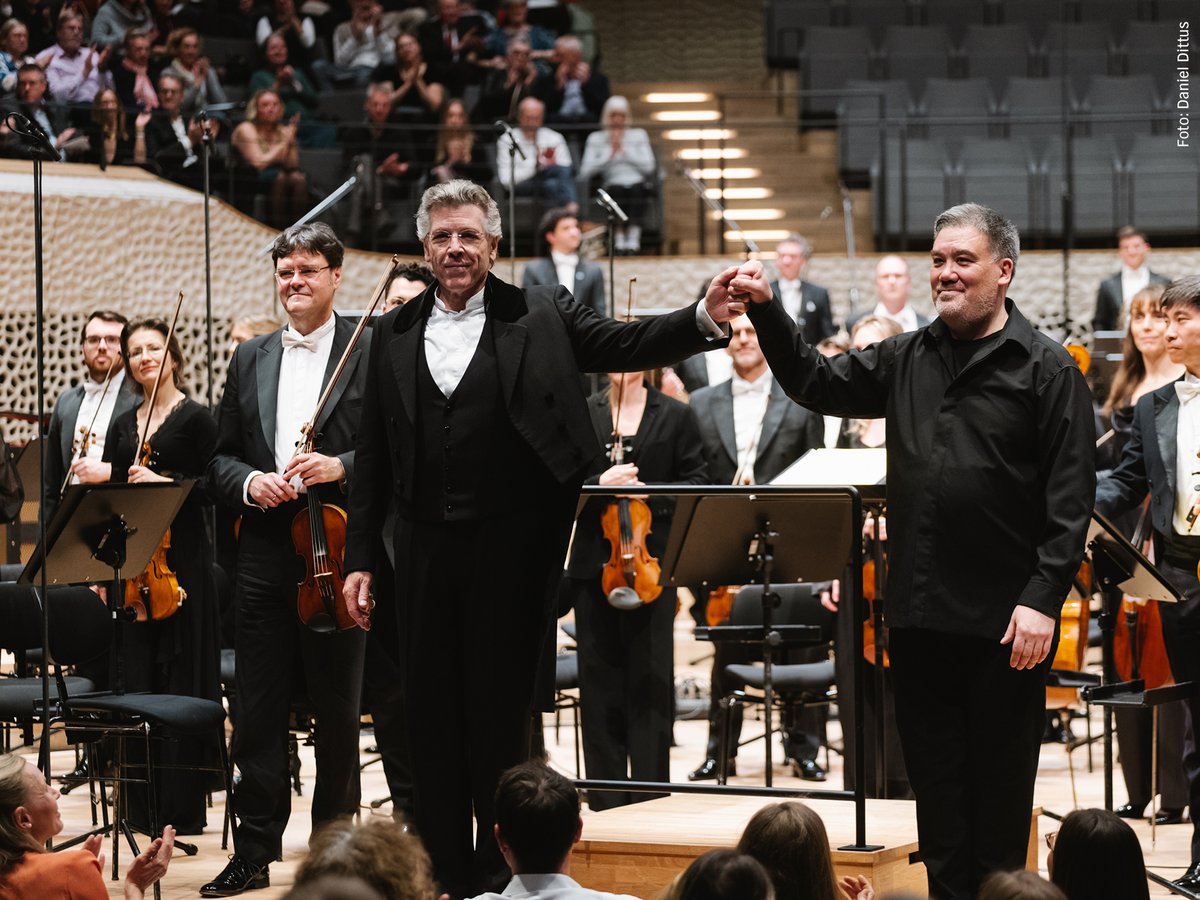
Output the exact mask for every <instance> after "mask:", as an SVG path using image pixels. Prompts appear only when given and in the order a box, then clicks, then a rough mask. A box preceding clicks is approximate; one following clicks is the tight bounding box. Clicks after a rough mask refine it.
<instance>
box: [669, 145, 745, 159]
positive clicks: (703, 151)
mask: <svg viewBox="0 0 1200 900" xmlns="http://www.w3.org/2000/svg"><path fill="white" fill-rule="evenodd" d="M675 155H676V156H677V157H679V158H680V159H745V158H746V151H745V150H743V149H742V148H741V147H726V148H725V149H721V148H720V147H686V148H684V149H683V150H680V151H679V152H678V153H676V154H675Z"/></svg>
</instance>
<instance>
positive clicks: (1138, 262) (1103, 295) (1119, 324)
mask: <svg viewBox="0 0 1200 900" xmlns="http://www.w3.org/2000/svg"><path fill="white" fill-rule="evenodd" d="M1117 256H1119V257H1120V258H1121V270H1120V271H1119V272H1117V273H1115V274H1113V275H1111V276H1109V277H1108V278H1105V279H1104V280H1103V281H1102V282H1100V289H1099V290H1098V291H1096V311H1095V312H1094V313H1093V314H1092V331H1119V330H1121V329H1123V328H1124V327H1125V316H1126V313H1127V312H1128V311H1129V304H1130V303H1131V302H1132V301H1133V295H1134V294H1136V293H1137V292H1138V291H1140V290H1141V289H1142V288H1144V287H1145V286H1146V285H1148V284H1150V283H1151V282H1162V283H1163V284H1166V283H1167V282H1168V281H1170V279H1169V278H1166V277H1165V276H1163V275H1159V274H1158V273H1157V272H1155V271H1153V270H1152V269H1151V268H1150V264H1149V262H1148V260H1149V258H1150V242H1149V241H1148V240H1146V233H1145V232H1144V231H1142V230H1140V229H1138V228H1134V227H1133V226H1132V225H1126V226H1124V227H1122V228H1120V229H1118V231H1117Z"/></svg>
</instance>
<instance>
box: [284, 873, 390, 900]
mask: <svg viewBox="0 0 1200 900" xmlns="http://www.w3.org/2000/svg"><path fill="white" fill-rule="evenodd" d="M283 896H284V898H285V900H388V898H387V897H385V896H384V895H383V894H381V893H379V891H377V890H375V888H373V887H371V886H370V885H369V884H367V883H366V882H365V881H363V880H362V879H361V878H359V877H357V876H355V875H322V876H321V877H320V878H314V879H313V880H312V881H306V882H305V883H304V884H297V885H295V886H294V887H293V888H292V889H291V890H290V891H288V892H287V893H286V894H284V895H283Z"/></svg>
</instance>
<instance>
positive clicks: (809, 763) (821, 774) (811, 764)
mask: <svg viewBox="0 0 1200 900" xmlns="http://www.w3.org/2000/svg"><path fill="white" fill-rule="evenodd" d="M792 772H794V773H795V775H796V777H797V778H803V779H804V780H805V781H824V780H825V770H824V769H822V768H821V767H820V766H819V765H817V761H816V760H815V759H793V760H792Z"/></svg>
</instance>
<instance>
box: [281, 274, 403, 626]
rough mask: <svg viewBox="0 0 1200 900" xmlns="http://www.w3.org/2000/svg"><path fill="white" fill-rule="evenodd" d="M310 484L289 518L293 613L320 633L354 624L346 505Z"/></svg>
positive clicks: (362, 325)
mask: <svg viewBox="0 0 1200 900" xmlns="http://www.w3.org/2000/svg"><path fill="white" fill-rule="evenodd" d="M399 264H400V259H399V257H397V256H393V257H392V258H391V261H390V262H389V263H388V267H387V270H386V271H385V272H384V273H383V276H382V277H381V278H380V279H379V283H378V284H377V285H376V286H375V291H374V293H373V295H372V298H371V305H370V306H368V307H367V310H366V312H365V313H363V315H362V318H360V319H359V320H358V325H357V326H355V329H354V333H353V334H352V335H351V336H350V340H349V341H348V342H347V344H346V349H345V350H343V351H342V357H341V359H339V360H338V364H337V367H336V368H335V369H334V371H333V374H332V375H331V376H330V378H329V382H328V383H327V384H326V385H325V390H324V391H322V392H321V396H320V398H319V399H318V400H317V408H316V410H314V411H313V414H312V418H310V419H309V420H308V421H307V422H305V423H304V425H303V426H301V429H300V433H301V439H300V441H299V442H298V443H297V445H296V454H297V455H300V454H302V453H312V452H313V451H314V450H316V444H317V428H316V426H317V422H319V421H320V420H321V413H322V412H323V411H324V409H325V406H326V404H327V403H328V402H329V398H330V396H331V395H332V394H333V389H334V388H335V387H336V385H337V383H338V379H339V378H340V377H341V375H342V372H343V371H345V368H346V363H347V362H348V361H349V359H350V355H351V354H352V353H353V352H354V350H355V348H356V347H357V346H358V342H359V339H360V338H361V337H362V333H363V331H365V330H366V327H367V323H368V322H370V321H371V316H372V315H374V313H375V309H376V307H378V306H379V303H380V301H381V300H382V299H383V295H384V291H385V290H386V288H387V284H388V279H389V278H390V277H391V274H392V272H393V271H394V270H395V268H396V266H398V265H399ZM313 487H315V485H314V486H313ZM313 487H310V488H309V489H308V490H307V491H305V499H306V505H305V508H304V509H302V510H300V512H298V513H296V516H295V518H293V519H292V544H293V546H294V547H295V548H296V554H297V555H298V556H300V557H301V558H302V559H303V560H304V579H303V580H302V581H300V582H298V583H297V585H296V614H297V615H298V616H299V617H300V621H301V622H303V623H304V624H305V625H306V626H307V627H308V628H310V629H312V630H313V631H315V632H317V633H319V634H329V633H332V632H335V631H348V630H349V629H351V628H354V627H356V625H355V622H354V620H353V619H352V618H350V612H349V610H347V609H346V604H344V603H343V602H342V585H343V584H344V583H345V580H346V578H345V572H344V570H343V568H342V565H343V560H344V559H345V555H346V511H345V510H344V509H342V508H341V507H340V506H337V505H336V504H333V503H322V502H321V500H320V498H319V497H318V496H317V492H316V491H315V490H313Z"/></svg>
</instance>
